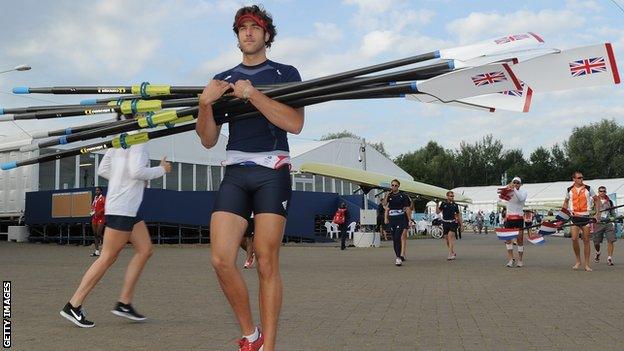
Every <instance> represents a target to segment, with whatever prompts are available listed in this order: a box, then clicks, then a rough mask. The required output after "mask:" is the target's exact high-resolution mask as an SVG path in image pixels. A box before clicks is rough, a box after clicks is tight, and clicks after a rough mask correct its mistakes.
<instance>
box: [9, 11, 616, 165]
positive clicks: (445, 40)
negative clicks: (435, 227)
mask: <svg viewBox="0 0 624 351" xmlns="http://www.w3.org/2000/svg"><path fill="white" fill-rule="evenodd" d="M246 4H250V3H249V2H241V1H229V0H220V1H197V0H160V1H143V0H140V1H139V0H124V1H121V0H98V1H95V0H91V1H88V0H85V1H63V0H60V1H45V2H42V1H30V0H22V1H19V2H18V1H6V2H3V4H2V11H1V12H0V52H1V54H0V71H2V70H6V69H11V68H12V67H14V66H16V65H19V64H28V65H30V66H32V70H30V71H23V72H15V71H14V72H9V73H4V74H0V106H1V107H5V108H6V107H23V106H33V105H49V104H57V103H58V104H72V103H78V102H79V101H80V100H82V99H84V98H89V97H93V96H76V95H74V96H67V95H66V96H61V95H41V94H37V95H34V94H32V95H21V96H16V95H13V94H11V90H12V88H13V87H14V86H31V87H36V86H55V85H56V86H61V85H133V84H139V83H140V82H144V81H148V82H150V83H152V84H171V85H204V84H206V83H207V82H208V81H209V80H210V79H211V77H212V76H214V75H215V74H217V73H219V72H221V71H223V70H225V69H228V68H231V67H233V66H235V65H236V64H238V63H240V60H241V54H240V51H239V50H238V49H237V48H236V37H235V36H234V33H233V32H232V29H231V25H232V21H233V16H234V13H235V11H236V10H237V9H238V8H239V7H240V6H242V5H246ZM260 4H262V5H264V7H265V8H266V9H267V10H268V11H269V12H270V13H271V14H272V15H273V18H274V23H275V24H276V26H277V31H278V34H277V37H276V39H275V42H274V44H273V46H272V48H271V49H270V50H269V51H268V57H269V58H270V59H272V60H274V61H277V62H281V63H286V64H290V65H293V66H295V67H297V68H298V70H299V71H300V73H301V75H302V77H303V79H304V80H306V79H312V78H317V77H321V76H324V75H329V74H333V73H338V72H342V71H346V70H352V69H356V68H360V67H365V66H369V65H373V64H378V63H382V62H386V61H390V60H395V59H400V58H405V57H409V56H413V55H417V54H421V53H426V52H430V51H432V50H437V49H443V48H449V47H454V46H458V45H466V44H471V43H475V42H477V41H481V40H486V39H490V38H496V37H500V36H505V35H508V34H514V33H520V32H527V31H532V32H535V33H538V34H539V35H540V36H541V37H542V38H544V40H545V41H546V44H547V46H548V47H554V48H559V49H568V48H573V47H579V46H584V45H592V44H599V43H605V42H611V43H612V44H613V47H614V50H615V56H616V60H617V62H618V66H619V68H620V75H624V61H623V60H624V10H621V9H620V8H618V6H616V5H620V6H621V7H624V0H613V1H611V0H588V1H583V0H567V1H564V0H558V1H555V0H526V1H521V2H520V1H500V0H492V1H489V0H488V1H482V0H479V1H477V0H471V1H465V0H463V1H461V0H420V1H402V0H342V1H335V0H334V1H324V0H319V1H314V2H312V1H294V0H275V1H264V2H261V3H260ZM623 117H624V88H623V87H622V84H620V85H617V86H613V85H612V86H605V87H596V88H584V89H577V90H571V91H563V92H553V93H544V94H535V95H534V99H533V103H532V109H531V112H529V113H524V114H522V113H513V112H496V113H485V112H480V111H472V110H467V109H461V108H455V107H449V106H442V105H437V104H423V103H419V102H414V101H408V100H405V99H388V100H357V101H343V102H338V101H333V102H328V103H325V104H321V105H316V106H313V107H308V108H306V122H305V126H304V130H303V132H302V133H301V134H299V135H290V136H289V140H290V143H291V144H303V143H309V142H310V141H312V140H318V139H319V138H320V137H322V136H323V135H325V134H327V133H329V132H338V131H342V130H349V131H351V132H353V133H355V134H357V135H360V136H362V137H365V138H366V139H367V140H368V141H371V142H379V141H382V142H383V143H384V144H385V146H386V149H387V151H388V152H389V153H390V155H391V156H393V157H395V156H398V155H399V154H401V153H406V152H411V151H414V150H416V149H418V148H420V147H422V146H424V145H425V144H427V142H429V141H430V140H433V141H436V142H438V143H439V144H441V145H442V146H444V147H446V148H449V149H456V148H458V147H459V145H460V143H461V142H462V141H465V142H469V143H472V142H475V141H478V140H481V139H482V138H483V137H484V136H485V135H487V134H492V135H493V136H494V137H495V138H497V139H500V140H502V141H503V143H504V145H505V147H506V148H508V149H509V148H521V149H522V150H523V151H524V153H525V155H527V156H528V154H529V153H530V152H531V151H533V150H535V149H536V148H537V147H539V146H545V147H550V146H552V145H553V144H555V143H560V142H562V141H564V140H566V139H567V138H568V137H569V136H570V134H571V132H572V130H573V128H574V127H577V126H583V125H586V124H588V123H591V122H596V121H599V120H601V119H603V118H609V119H615V120H616V121H618V122H619V123H621V122H620V121H622V120H623ZM87 119H88V120H87ZM107 119H110V116H108V117H106V116H100V117H88V118H87V117H75V118H64V119H62V120H55V121H51V120H47V121H18V122H13V123H10V122H0V143H2V142H3V141H7V140H10V139H15V138H18V137H19V136H20V135H21V136H26V134H28V133H32V132H34V131H42V130H53V129H59V128H65V127H67V126H71V125H79V124H85V123H92V122H94V121H98V120H107ZM225 131H227V129H225Z"/></svg>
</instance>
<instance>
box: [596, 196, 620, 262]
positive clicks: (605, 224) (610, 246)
mask: <svg viewBox="0 0 624 351" xmlns="http://www.w3.org/2000/svg"><path fill="white" fill-rule="evenodd" d="M598 199H599V206H600V220H599V221H598V222H597V223H595V224H594V233H593V237H594V238H593V239H594V249H596V254H595V256H594V262H596V263H598V262H600V244H601V243H602V240H603V239H604V237H605V236H606V237H607V255H608V256H607V264H608V265H609V266H613V265H614V263H613V251H614V249H615V245H614V244H615V242H616V241H617V237H616V236H615V225H614V224H613V223H612V222H610V220H611V217H615V210H613V209H612V208H613V201H611V199H610V198H609V196H607V188H606V187H604V186H600V187H598Z"/></svg>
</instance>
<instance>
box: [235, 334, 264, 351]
mask: <svg viewBox="0 0 624 351" xmlns="http://www.w3.org/2000/svg"><path fill="white" fill-rule="evenodd" d="M258 332H259V333H260V336H259V337H258V339H256V341H254V342H250V341H249V340H248V339H247V338H242V339H240V340H239V341H238V346H239V348H238V351H262V346H263V345H264V335H262V332H260V330H258Z"/></svg>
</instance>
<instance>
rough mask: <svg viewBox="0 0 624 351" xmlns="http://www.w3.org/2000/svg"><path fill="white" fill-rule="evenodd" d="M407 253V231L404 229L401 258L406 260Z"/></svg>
mask: <svg viewBox="0 0 624 351" xmlns="http://www.w3.org/2000/svg"><path fill="white" fill-rule="evenodd" d="M405 251H407V229H403V231H402V232H401V258H402V259H403V258H405Z"/></svg>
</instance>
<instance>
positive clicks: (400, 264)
mask: <svg viewBox="0 0 624 351" xmlns="http://www.w3.org/2000/svg"><path fill="white" fill-rule="evenodd" d="M394 264H395V265H397V266H402V265H403V261H401V259H400V258H398V257H397V258H396V260H394Z"/></svg>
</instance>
